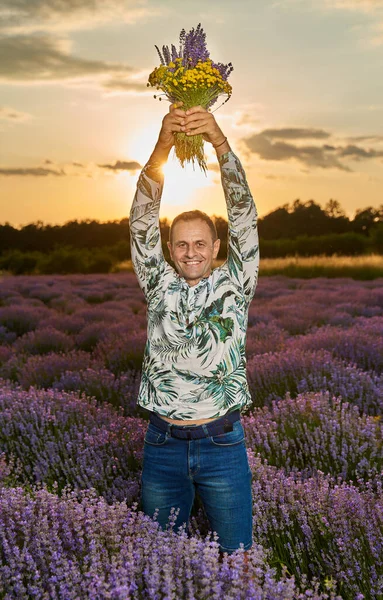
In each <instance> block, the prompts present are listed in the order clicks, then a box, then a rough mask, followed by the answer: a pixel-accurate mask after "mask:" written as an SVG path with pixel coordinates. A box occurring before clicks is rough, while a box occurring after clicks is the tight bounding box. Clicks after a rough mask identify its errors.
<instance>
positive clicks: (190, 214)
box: [169, 210, 218, 242]
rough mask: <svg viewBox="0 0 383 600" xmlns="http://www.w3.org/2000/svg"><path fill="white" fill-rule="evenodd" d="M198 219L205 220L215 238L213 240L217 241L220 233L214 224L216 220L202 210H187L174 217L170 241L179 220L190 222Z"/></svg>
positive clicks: (170, 230)
mask: <svg viewBox="0 0 383 600" xmlns="http://www.w3.org/2000/svg"><path fill="white" fill-rule="evenodd" d="M197 220H200V221H204V222H205V223H206V224H207V225H208V226H209V229H210V233H211V236H212V238H213V242H215V241H216V240H217V239H218V234H217V229H216V226H215V224H214V221H213V220H212V219H211V218H210V217H209V215H207V214H206V213H204V212H202V210H188V211H187V212H183V213H180V214H179V215H177V216H176V217H175V218H174V219H173V222H172V224H171V225H170V229H169V241H170V242H171V241H172V233H173V228H174V225H176V224H177V223H179V221H186V222H188V221H197Z"/></svg>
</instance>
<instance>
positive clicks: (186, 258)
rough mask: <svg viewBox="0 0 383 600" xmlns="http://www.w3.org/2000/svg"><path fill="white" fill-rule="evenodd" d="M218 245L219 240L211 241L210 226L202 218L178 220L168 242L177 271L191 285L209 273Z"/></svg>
mask: <svg viewBox="0 0 383 600" xmlns="http://www.w3.org/2000/svg"><path fill="white" fill-rule="evenodd" d="M219 245H220V240H216V241H215V242H213V236H212V234H211V231H210V227H209V225H208V224H207V223H205V221H202V219H194V220H193V221H178V223H176V224H175V226H174V228H173V230H172V240H171V242H168V248H169V250H170V256H171V258H172V260H173V262H174V264H175V267H176V269H177V272H178V273H179V275H181V276H182V277H184V279H185V280H186V281H187V283H188V284H189V285H191V286H193V285H197V283H198V282H199V281H201V279H202V278H203V277H208V276H209V275H210V273H211V270H212V266H213V260H214V259H215V258H217V254H218V250H219Z"/></svg>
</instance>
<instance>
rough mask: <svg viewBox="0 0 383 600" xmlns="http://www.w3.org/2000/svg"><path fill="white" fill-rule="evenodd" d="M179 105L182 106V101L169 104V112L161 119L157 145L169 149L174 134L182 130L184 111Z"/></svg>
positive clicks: (172, 142) (172, 143)
mask: <svg viewBox="0 0 383 600" xmlns="http://www.w3.org/2000/svg"><path fill="white" fill-rule="evenodd" d="M180 106H182V102H177V103H175V104H171V105H170V108H169V112H168V113H167V115H165V117H164V118H163V119H162V127H161V131H160V135H159V137H158V142H157V145H159V146H160V147H161V148H163V149H164V150H169V151H170V149H171V147H172V146H173V145H174V134H175V133H177V132H181V131H184V129H183V128H182V125H183V123H184V121H185V111H184V110H181V109H180V108H179V107H180Z"/></svg>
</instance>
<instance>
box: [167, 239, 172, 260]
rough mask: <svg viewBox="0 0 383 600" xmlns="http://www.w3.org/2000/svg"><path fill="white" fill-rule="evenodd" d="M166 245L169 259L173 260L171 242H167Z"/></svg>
mask: <svg viewBox="0 0 383 600" xmlns="http://www.w3.org/2000/svg"><path fill="white" fill-rule="evenodd" d="M167 245H168V248H169V252H170V258H171V259H172V260H173V253H172V243H171V242H167Z"/></svg>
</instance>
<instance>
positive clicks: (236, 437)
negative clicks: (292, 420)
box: [130, 105, 259, 553]
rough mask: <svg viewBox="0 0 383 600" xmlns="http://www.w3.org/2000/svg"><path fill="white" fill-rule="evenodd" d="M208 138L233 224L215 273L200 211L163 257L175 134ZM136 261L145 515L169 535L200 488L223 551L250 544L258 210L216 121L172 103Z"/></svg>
mask: <svg viewBox="0 0 383 600" xmlns="http://www.w3.org/2000/svg"><path fill="white" fill-rule="evenodd" d="M180 131H183V132H185V133H186V134H187V135H195V134H199V133H200V134H202V135H203V136H204V138H205V140H206V141H208V142H210V143H211V144H212V145H213V147H214V148H215V150H216V153H217V158H218V161H219V164H220V168H221V176H222V185H223V190H224V194H225V198H226V205H227V210H228V220H229V239H228V256H227V261H226V262H225V263H224V264H223V265H221V266H220V267H217V268H216V269H213V261H214V259H215V258H216V257H217V254H218V251H219V246H220V241H219V240H218V239H217V232H216V229H215V226H214V223H213V221H212V220H211V219H210V217H208V215H206V214H205V213H203V212H200V211H190V212H186V213H181V214H180V215H178V216H177V217H176V218H175V219H174V221H173V223H172V226H171V229H170V240H169V242H168V247H169V250H170V255H171V258H172V260H173V262H174V266H175V269H174V268H173V267H171V266H170V264H168V263H167V262H166V261H165V259H164V256H163V253H162V246H161V235H160V228H159V210H160V200H161V194H162V187H163V174H162V170H161V166H162V165H163V164H164V163H165V162H166V160H167V158H168V155H169V152H170V150H171V148H172V146H173V145H174V133H176V132H180ZM130 230H131V245H132V260H133V265H134V269H135V272H136V275H137V278H138V281H139V283H140V286H141V288H142V290H143V292H144V294H145V297H146V300H147V304H148V341H147V344H146V349H145V356H144V362H143V368H142V379H141V386H140V391H139V398H138V403H139V405H140V406H142V407H144V408H146V409H147V410H148V411H149V420H150V422H149V426H148V429H147V432H146V436H145V447H144V460H143V472H142V507H143V510H144V512H145V513H146V514H148V515H150V516H153V514H154V513H155V511H157V513H158V516H157V519H158V521H159V523H160V525H161V526H162V527H163V528H165V527H166V525H167V523H168V519H169V514H170V512H171V509H175V510H176V511H177V520H176V526H178V525H182V524H183V523H187V522H188V520H189V517H190V512H191V508H192V505H193V501H194V496H195V492H196V491H197V492H198V494H199V496H200V498H201V500H202V503H203V505H204V508H205V510H206V514H207V517H208V519H209V523H210V526H211V528H212V530H213V531H216V532H217V534H218V542H219V545H220V550H221V552H228V553H232V552H234V551H235V550H237V549H238V548H239V547H240V546H241V545H243V548H244V549H245V550H248V549H249V548H250V547H251V545H252V496H251V472H250V469H249V464H248V460H247V454H246V446H245V439H244V431H243V426H242V423H241V410H243V409H245V408H246V407H248V406H249V405H250V403H251V397H250V393H249V389H248V384H247V379H246V357H245V344H246V330H247V316H248V308H249V304H250V302H251V300H252V298H253V295H254V292H255V288H256V285H257V280H258V267H259V253H258V232H257V211H256V208H255V204H254V201H253V198H252V195H251V192H250V190H249V187H248V185H247V181H246V176H245V173H244V171H243V168H242V166H241V163H240V161H239V160H238V158H237V157H236V156H235V154H234V153H233V152H232V151H231V149H230V146H229V144H228V141H227V138H226V137H225V136H224V135H223V133H222V130H221V129H220V128H219V126H218V124H217V122H216V120H215V118H214V116H213V115H212V114H211V113H209V112H208V111H207V110H205V109H203V108H201V107H200V106H199V107H194V108H192V109H189V110H187V111H186V112H185V111H183V110H181V109H180V108H179V107H177V106H175V105H172V106H171V107H170V111H169V113H168V114H167V115H166V116H165V117H164V119H163V121H162V127H161V131H160V135H159V138H158V141H157V144H156V146H155V148H154V151H153V153H152V155H151V157H150V159H149V161H148V163H147V164H146V166H145V167H144V168H143V170H142V172H141V175H140V177H139V180H138V184H137V192H136V195H135V197H134V201H133V204H132V209H131V213H130Z"/></svg>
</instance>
